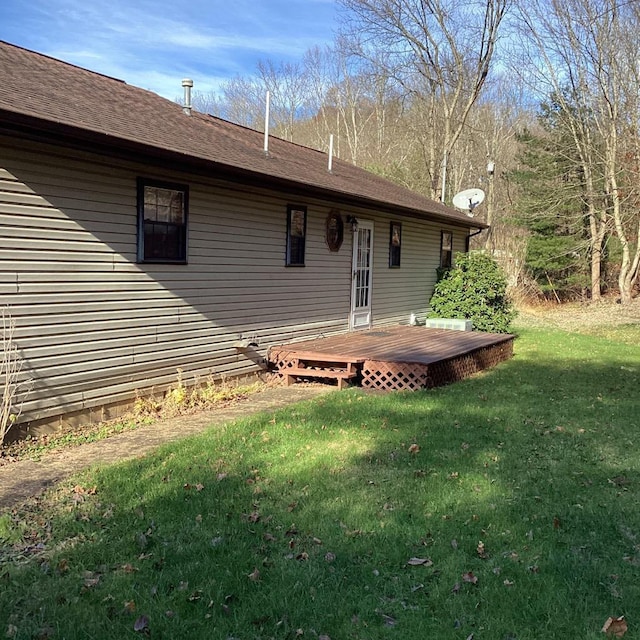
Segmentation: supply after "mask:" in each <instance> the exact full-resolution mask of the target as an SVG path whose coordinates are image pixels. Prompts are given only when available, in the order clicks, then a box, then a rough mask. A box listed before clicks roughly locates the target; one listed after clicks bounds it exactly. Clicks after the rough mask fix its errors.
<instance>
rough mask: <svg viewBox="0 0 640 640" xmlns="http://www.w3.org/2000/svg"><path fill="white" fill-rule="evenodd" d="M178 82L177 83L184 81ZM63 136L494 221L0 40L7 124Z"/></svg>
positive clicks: (2, 112) (1, 109)
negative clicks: (265, 141)
mask: <svg viewBox="0 0 640 640" xmlns="http://www.w3.org/2000/svg"><path fill="white" fill-rule="evenodd" d="M176 86H178V85H177V83H176ZM3 121H4V123H5V126H4V127H2V128H4V130H5V131H7V127H6V124H7V123H8V124H9V130H11V126H12V125H19V126H20V127H21V128H22V129H25V128H26V129H31V130H36V129H37V130H39V131H50V132H51V131H57V132H58V133H59V134H61V133H64V134H65V135H67V136H72V137H74V138H75V139H76V140H85V141H88V140H94V141H96V140H97V141H99V142H101V143H102V144H103V145H108V146H110V147H114V148H118V147H121V148H123V149H132V148H135V149H138V150H140V151H144V152H145V153H147V154H151V155H156V154H161V155H162V156H163V157H165V158H166V157H174V158H175V159H178V160H179V161H180V160H181V161H183V162H185V163H186V164H189V163H194V162H197V163H200V164H204V165H210V166H211V167H212V168H217V169H223V170H225V171H227V172H233V173H235V174H236V175H239V176H240V175H241V176H243V178H244V179H245V180H247V181H259V182H260V183H262V184H265V183H271V184H279V185H289V186H292V187H295V186H297V187H303V188H304V189H306V190H311V191H314V192H316V193H318V194H322V195H325V196H332V197H333V198H334V199H335V197H336V196H339V197H340V199H341V200H345V201H348V202H355V201H362V202H363V203H364V204H374V205H376V206H379V207H383V208H387V209H390V210H393V211H398V212H406V213H413V214H414V215H415V214H417V215H420V216H424V217H429V218H436V219H440V220H443V221H444V220H447V221H449V222H451V223H458V224H462V225H464V226H467V227H468V226H474V227H477V228H484V227H485V226H486V225H484V224H483V223H479V222H476V221H473V222H472V221H471V220H469V218H468V217H467V216H466V215H464V214H462V213H459V212H458V211H456V210H455V209H452V208H450V207H446V206H444V205H442V204H441V203H439V202H434V201H433V200H429V199H428V198H425V197H423V196H421V195H419V194H417V193H414V192H413V191H410V190H408V189H405V188H404V187H401V186H399V185H397V184H395V183H392V182H390V181H388V180H385V179H384V178H381V177H379V176H376V175H374V174H372V173H369V172H367V171H365V170H363V169H360V168H358V167H355V166H354V165H352V164H349V163H347V162H342V161H340V160H339V159H337V158H334V160H333V167H332V172H331V173H329V172H328V171H327V156H326V154H325V153H322V152H320V151H316V150H313V149H309V148H307V147H303V146H300V145H296V144H293V143H290V142H286V141H284V140H281V139H279V138H275V137H271V138H270V141H269V156H268V157H266V156H265V154H264V152H263V139H264V134H262V133H260V132H258V131H254V130H252V129H247V128H245V127H241V126H239V125H235V124H232V123H230V122H227V121H225V120H221V119H220V118H215V117H213V116H209V115H205V114H201V113H197V112H193V113H192V115H191V116H188V115H186V114H185V113H183V110H182V107H181V106H180V105H178V104H176V103H174V102H172V101H170V100H166V99H165V98H162V97H160V96H158V95H156V94H154V93H152V92H150V91H146V90H144V89H140V88H138V87H134V86H131V85H128V84H126V83H125V82H122V81H121V80H116V79H114V78H110V77H108V76H104V75H101V74H99V73H95V72H92V71H88V70H86V69H82V68H80V67H77V66H74V65H71V64H68V63H65V62H62V61H59V60H56V59H54V58H51V57H48V56H45V55H42V54H39V53H36V52H33V51H29V50H26V49H22V48H20V47H17V46H15V45H11V44H9V43H6V42H2V41H0V124H2V123H3Z"/></svg>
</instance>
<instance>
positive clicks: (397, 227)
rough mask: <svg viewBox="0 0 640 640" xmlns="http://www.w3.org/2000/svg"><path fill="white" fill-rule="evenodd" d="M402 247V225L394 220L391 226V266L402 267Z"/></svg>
mask: <svg viewBox="0 0 640 640" xmlns="http://www.w3.org/2000/svg"><path fill="white" fill-rule="evenodd" d="M401 247H402V225H401V224H400V223H399V222H392V223H391V224H390V226H389V267H390V268H398V267H400V249H401Z"/></svg>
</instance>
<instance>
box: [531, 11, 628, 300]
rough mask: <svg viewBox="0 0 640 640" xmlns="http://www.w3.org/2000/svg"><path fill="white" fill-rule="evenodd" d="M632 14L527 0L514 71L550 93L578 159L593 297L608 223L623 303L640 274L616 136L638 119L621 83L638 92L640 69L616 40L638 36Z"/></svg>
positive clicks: (598, 296) (598, 285)
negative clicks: (520, 55) (519, 60)
mask: <svg viewBox="0 0 640 640" xmlns="http://www.w3.org/2000/svg"><path fill="white" fill-rule="evenodd" d="M636 12H637V8H635V5H634V3H626V2H621V1H620V0H530V2H528V3H527V5H526V8H525V7H523V9H522V11H521V13H520V21H521V24H522V25H523V26H524V30H523V31H522V32H521V34H522V41H526V42H527V43H528V45H529V48H528V49H523V51H524V52H525V55H527V59H528V62H529V64H528V65H527V66H526V67H525V66H524V65H522V64H521V65H520V67H519V68H520V69H524V68H527V69H528V70H533V71H534V72H535V73H534V74H533V77H532V79H533V80H534V83H533V84H534V86H536V87H537V88H538V89H539V90H540V89H542V90H543V91H546V93H547V95H549V94H552V95H553V97H554V100H555V101H556V103H557V104H558V105H559V107H560V109H561V110H562V113H563V122H564V123H565V125H566V127H567V129H568V130H569V131H570V133H571V136H572V138H573V141H574V145H575V149H576V151H577V154H578V157H579V158H580V164H581V170H582V173H583V184H584V189H583V193H584V204H585V210H586V216H587V219H588V226H589V234H590V248H591V290H592V298H593V299H594V300H597V299H599V298H600V295H601V290H600V281H601V265H602V253H603V247H604V242H605V239H606V237H607V234H608V233H609V230H610V228H611V226H613V228H614V229H615V231H616V235H617V237H618V239H619V241H620V244H621V248H622V260H621V264H620V274H619V278H618V285H619V289H620V295H621V298H622V301H623V302H625V303H626V302H630V300H631V295H632V288H633V285H634V283H635V281H636V280H637V277H638V261H639V260H640V253H639V249H638V246H637V244H638V243H637V241H636V244H635V247H634V246H633V241H632V240H631V239H630V237H629V236H628V234H627V233H626V227H627V225H625V223H624V220H625V217H626V211H625V208H626V205H625V202H624V200H623V198H622V197H621V189H620V180H621V177H622V174H621V164H620V160H621V147H620V134H621V131H622V130H623V129H624V127H625V122H629V118H630V116H631V118H632V119H633V118H634V117H635V118H637V112H636V114H635V116H634V114H633V113H631V114H629V113H625V100H624V91H623V88H624V87H626V88H627V89H628V90H629V91H628V95H635V96H637V94H638V91H639V90H640V84H638V83H637V75H636V76H635V82H634V76H633V75H632V74H630V73H629V72H630V71H631V70H633V69H637V61H636V57H635V50H634V51H633V52H631V50H630V48H629V49H627V50H626V51H625V49H624V47H622V46H621V44H622V43H624V42H631V41H632V38H634V36H633V34H634V33H637V30H638V26H639V23H638V20H637V15H635V14H636ZM629 53H631V57H629ZM630 81H631V82H633V86H630V83H631V82H630ZM635 103H636V104H635V107H636V109H637V101H635ZM627 104H629V101H627ZM636 135H637V132H636ZM599 192H602V193H603V195H604V196H605V197H604V199H603V198H602V197H601V195H600V193H599ZM602 202H603V204H601V203H602ZM632 254H633V255H632ZM634 256H635V257H634Z"/></svg>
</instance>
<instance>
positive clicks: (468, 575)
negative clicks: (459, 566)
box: [462, 571, 478, 584]
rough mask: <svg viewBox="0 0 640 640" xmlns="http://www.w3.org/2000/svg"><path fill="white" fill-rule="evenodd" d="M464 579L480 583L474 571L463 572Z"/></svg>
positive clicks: (471, 582) (472, 582)
mask: <svg viewBox="0 0 640 640" xmlns="http://www.w3.org/2000/svg"><path fill="white" fill-rule="evenodd" d="M462 580H463V581H464V582H469V583H470V584H478V576H475V575H474V574H473V571H467V573H463V574H462Z"/></svg>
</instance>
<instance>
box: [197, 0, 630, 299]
mask: <svg viewBox="0 0 640 640" xmlns="http://www.w3.org/2000/svg"><path fill="white" fill-rule="evenodd" d="M338 2H339V5H340V9H341V25H342V27H341V33H340V34H339V35H338V36H337V37H336V39H335V41H334V43H333V45H332V46H329V47H325V48H315V49H312V50H310V51H308V52H307V53H306V54H305V56H304V58H303V59H302V60H300V61H299V62H297V63H280V62H277V61H273V60H265V61H262V62H260V63H259V64H258V66H257V69H256V71H255V74H253V75H252V76H250V77H236V78H233V79H232V80H229V81H227V82H226V83H225V84H224V85H223V86H222V88H221V91H220V93H218V94H202V93H197V92H196V93H195V94H194V96H193V99H194V106H195V107H196V108H197V109H199V110H201V111H205V112H208V113H211V114H213V115H218V116H220V117H223V118H225V119H228V120H231V121H234V122H237V123H239V124H242V125H245V126H249V127H252V128H255V129H259V130H263V127H264V113H265V95H266V92H267V91H269V92H270V99H271V110H270V131H271V132H272V133H273V134H274V135H277V136H280V137H282V138H285V139H287V140H290V141H293V142H296V143H299V144H304V145H307V146H311V147H315V148H318V149H321V150H325V151H327V150H328V145H329V136H330V135H333V137H334V153H335V155H337V156H338V157H340V158H341V159H343V160H346V161H348V162H353V163H355V164H358V165H359V166H362V167H365V168H367V169H369V170H371V171H374V172H376V173H379V174H382V175H384V176H386V177H388V178H390V179H392V180H394V181H396V182H399V183H401V184H403V185H405V186H407V187H409V188H411V189H414V190H415V191H418V192H421V193H423V194H425V195H427V196H429V197H431V198H434V199H438V200H444V201H445V202H446V203H448V204H450V203H451V199H452V197H453V195H455V193H456V192H458V191H459V190H461V189H465V188H469V187H480V188H482V189H484V190H485V192H486V193H487V198H486V199H485V202H484V203H483V204H482V205H481V206H479V207H478V208H477V209H476V211H475V212H474V214H475V215H476V216H477V217H478V218H479V219H482V220H483V221H486V222H488V223H489V224H491V230H490V232H489V233H487V232H485V233H483V234H482V235H481V236H479V241H478V242H479V244H480V245H481V246H482V247H483V248H485V249H486V250H487V251H490V252H491V253H492V254H493V255H494V256H495V257H496V258H497V259H498V260H499V261H500V262H501V263H502V264H503V266H504V267H505V269H506V271H507V273H508V275H509V277H510V281H511V284H512V285H517V286H519V287H521V288H522V289H526V290H527V291H528V292H530V293H531V294H533V295H545V296H550V297H553V298H556V299H558V300H561V299H568V298H576V297H582V298H586V297H590V298H592V299H594V300H597V299H599V298H600V297H601V295H602V294H603V293H605V292H616V293H617V294H618V295H619V296H620V299H621V301H622V302H623V303H629V302H630V301H631V299H632V297H633V296H634V294H635V293H636V290H637V287H638V280H639V277H638V274H639V268H640V243H639V236H640V184H639V177H640V175H639V174H640V138H639V135H640V132H639V125H640V62H638V58H637V46H636V40H637V33H639V32H640V2H638V1H637V0H632V1H631V2H629V1H628V0H627V1H625V2H622V1H620V0H520V1H518V0H338ZM488 169H492V170H488Z"/></svg>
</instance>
